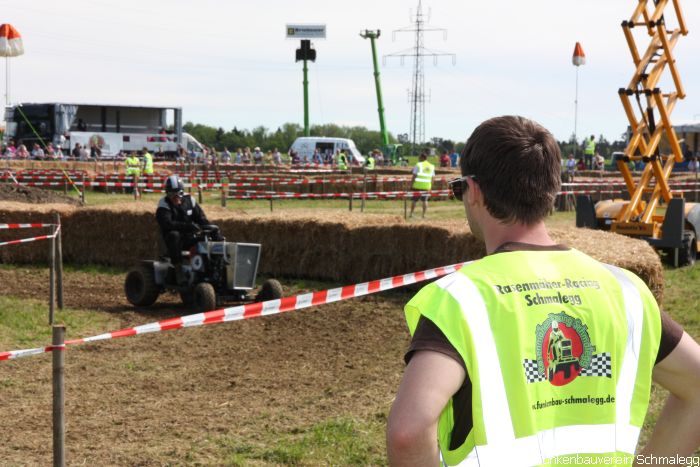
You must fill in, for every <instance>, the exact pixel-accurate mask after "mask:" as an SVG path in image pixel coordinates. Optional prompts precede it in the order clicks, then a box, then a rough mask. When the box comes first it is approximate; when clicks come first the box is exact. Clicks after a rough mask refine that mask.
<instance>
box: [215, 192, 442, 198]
mask: <svg viewBox="0 0 700 467" xmlns="http://www.w3.org/2000/svg"><path fill="white" fill-rule="evenodd" d="M251 193H254V192H251ZM451 194H452V192H451V191H450V190H431V191H374V192H367V193H281V192H277V193H270V194H262V193H260V194H247V195H229V196H227V198H228V199H338V198H343V199H347V198H350V197H352V198H353V199H362V198H419V197H421V196H428V197H439V196H450V195H451Z"/></svg>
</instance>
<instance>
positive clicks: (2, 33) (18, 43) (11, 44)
mask: <svg viewBox="0 0 700 467" xmlns="http://www.w3.org/2000/svg"><path fill="white" fill-rule="evenodd" d="M23 53H24V45H23V44H22V36H21V35H20V34H19V31H17V30H16V29H15V28H14V26H12V25H11V24H7V23H6V24H3V25H0V57H16V56H18V55H22V54H23Z"/></svg>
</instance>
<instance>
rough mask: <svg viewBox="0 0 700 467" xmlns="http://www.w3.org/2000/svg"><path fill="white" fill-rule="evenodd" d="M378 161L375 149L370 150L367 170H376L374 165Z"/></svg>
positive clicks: (366, 163) (366, 165)
mask: <svg viewBox="0 0 700 467" xmlns="http://www.w3.org/2000/svg"><path fill="white" fill-rule="evenodd" d="M375 163H376V161H375V160H374V151H372V152H370V153H369V155H368V156H367V160H366V161H365V168H366V169H367V170H374V165H375Z"/></svg>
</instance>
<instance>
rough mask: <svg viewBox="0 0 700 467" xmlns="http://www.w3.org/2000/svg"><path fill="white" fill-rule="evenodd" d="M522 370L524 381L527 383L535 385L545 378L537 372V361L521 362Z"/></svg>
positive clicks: (526, 360)
mask: <svg viewBox="0 0 700 467" xmlns="http://www.w3.org/2000/svg"><path fill="white" fill-rule="evenodd" d="M523 368H525V379H526V380H527V382H528V383H537V382H540V381H544V380H545V379H546V378H545V377H544V375H541V374H540V373H539V372H538V371H537V360H528V359H527V358H526V359H525V360H523Z"/></svg>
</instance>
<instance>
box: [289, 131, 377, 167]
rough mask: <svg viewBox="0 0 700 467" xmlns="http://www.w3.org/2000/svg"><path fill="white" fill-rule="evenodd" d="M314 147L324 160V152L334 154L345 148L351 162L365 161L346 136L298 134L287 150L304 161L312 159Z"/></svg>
mask: <svg viewBox="0 0 700 467" xmlns="http://www.w3.org/2000/svg"><path fill="white" fill-rule="evenodd" d="M316 149H318V152H319V153H320V154H321V157H324V160H325V155H326V154H329V153H330V154H335V153H336V151H342V150H345V152H346V153H347V154H348V155H350V156H352V161H351V164H355V165H364V163H365V158H364V157H363V156H362V154H360V151H359V150H358V149H357V147H356V146H355V143H354V142H353V140H351V139H347V138H331V137H327V136H300V137H299V138H297V139H295V140H294V142H293V143H292V147H291V148H290V149H289V150H290V152H291V151H295V152H296V153H297V154H299V159H300V160H301V162H302V163H305V162H312V161H313V159H312V157H313V155H314V151H315V150H316Z"/></svg>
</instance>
